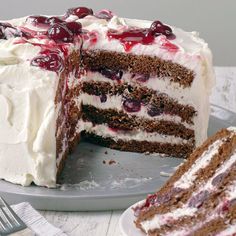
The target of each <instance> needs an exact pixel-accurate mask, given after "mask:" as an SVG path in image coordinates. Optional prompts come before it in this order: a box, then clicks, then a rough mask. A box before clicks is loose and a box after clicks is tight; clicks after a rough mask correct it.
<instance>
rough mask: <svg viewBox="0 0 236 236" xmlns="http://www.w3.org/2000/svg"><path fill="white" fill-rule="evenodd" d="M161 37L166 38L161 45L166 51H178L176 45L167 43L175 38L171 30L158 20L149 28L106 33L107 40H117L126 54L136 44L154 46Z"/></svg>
mask: <svg viewBox="0 0 236 236" xmlns="http://www.w3.org/2000/svg"><path fill="white" fill-rule="evenodd" d="M161 35H163V36H165V37H166V40H165V42H163V43H164V46H165V47H167V49H169V50H170V51H176V50H177V49H178V47H177V46H176V45H174V44H172V43H170V42H169V41H168V40H173V39H175V38H176V36H175V35H174V33H173V31H172V29H171V28H170V27H169V26H167V25H165V24H163V23H162V22H160V21H158V20H157V21H154V22H153V23H152V24H151V26H150V27H149V28H134V27H129V28H127V29H124V30H113V29H110V30H108V32H107V36H108V38H109V39H118V40H119V41H120V42H121V43H122V44H123V46H124V48H125V50H126V51H127V52H128V51H130V50H131V48H132V47H133V46H135V45H136V44H138V43H141V44H144V45H149V44H154V43H155V38H156V37H159V36H161Z"/></svg>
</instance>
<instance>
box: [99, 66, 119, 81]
mask: <svg viewBox="0 0 236 236" xmlns="http://www.w3.org/2000/svg"><path fill="white" fill-rule="evenodd" d="M99 72H100V73H101V74H102V75H104V76H105V77H107V78H109V79H112V80H120V79H121V78H122V76H123V72H122V71H121V70H112V69H108V68H105V67H104V68H101V69H99Z"/></svg>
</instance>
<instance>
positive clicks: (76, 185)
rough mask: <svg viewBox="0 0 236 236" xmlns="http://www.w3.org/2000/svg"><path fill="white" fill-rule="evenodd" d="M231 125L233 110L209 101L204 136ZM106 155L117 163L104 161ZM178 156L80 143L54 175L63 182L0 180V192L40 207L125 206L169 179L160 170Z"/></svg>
mask: <svg viewBox="0 0 236 236" xmlns="http://www.w3.org/2000/svg"><path fill="white" fill-rule="evenodd" d="M232 125H234V126H236V115H235V114H234V113H232V112H229V111H226V110H224V109H223V108H220V107H217V106H212V111H211V117H210V122H209V129H208V135H212V134H213V133H215V132H216V131H217V130H219V129H220V128H223V127H228V126H232ZM111 159H113V160H115V161H116V163H115V164H112V165H109V164H107V162H109V160H111ZM104 160H105V161H106V164H103V161H104ZM182 161H183V160H182V159H179V158H168V157H166V158H162V157H160V156H158V155H145V154H140V153H131V152H121V151H116V150H112V149H109V148H104V147H100V146H97V145H92V144H89V143H81V144H80V145H79V146H78V148H77V149H76V150H75V152H74V153H73V154H72V155H71V156H70V157H69V158H68V160H67V163H66V167H65V169H64V170H63V173H62V175H61V178H60V180H59V181H60V183H61V184H62V186H58V188H57V189H47V188H42V187H37V186H34V185H32V186H30V187H22V186H19V185H15V184H11V183H8V182H6V181H3V180H0V195H1V196H3V197H5V198H6V199H7V200H8V201H9V203H11V204H15V203H19V202H23V201H27V202H30V203H31V205H32V206H33V207H35V208H36V209H42V210H57V211H98V210H116V209H125V208H127V207H129V206H130V205H132V204H133V203H135V202H137V201H140V200H142V199H144V198H145V197H146V195H147V194H148V193H153V192H155V191H156V190H157V189H158V188H160V187H161V186H162V185H163V184H164V183H165V182H166V180H167V179H168V177H164V176H162V175H160V172H167V173H173V171H174V169H173V168H174V167H176V166H177V165H179V164H180V163H181V162H182Z"/></svg>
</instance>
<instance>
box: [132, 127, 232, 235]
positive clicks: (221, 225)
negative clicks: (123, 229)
mask: <svg viewBox="0 0 236 236" xmlns="http://www.w3.org/2000/svg"><path fill="white" fill-rule="evenodd" d="M134 210H135V214H136V216H137V220H136V222H135V223H136V226H137V227H138V228H140V229H141V230H142V231H143V232H145V233H146V234H147V235H150V236H157V235H163V236H164V235H171V236H177V235H181V236H183V235H196V236H197V235H199V236H202V235H214V236H216V235H217V236H230V235H235V233H236V214H235V213H236V128H234V127H230V128H228V129H223V130H221V131H219V132H218V133H216V134H215V135H214V136H213V137H211V138H209V139H208V140H207V141H205V142H204V144H203V145H202V146H200V147H199V148H197V149H196V150H195V151H194V152H193V153H192V154H191V155H190V157H189V158H188V160H187V161H186V162H184V164H183V165H181V166H180V167H179V168H178V170H177V171H176V172H175V174H174V175H173V176H172V177H171V178H170V179H169V180H168V181H167V183H166V184H165V185H164V186H163V187H162V188H161V189H160V190H159V191H158V192H157V193H155V194H153V195H150V196H148V197H147V199H146V200H145V202H143V203H142V204H140V205H138V206H137V207H136V208H135V209H134Z"/></svg>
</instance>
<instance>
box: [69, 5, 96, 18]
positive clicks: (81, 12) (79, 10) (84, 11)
mask: <svg viewBox="0 0 236 236" xmlns="http://www.w3.org/2000/svg"><path fill="white" fill-rule="evenodd" d="M66 15H67V17H68V16H70V15H76V16H78V17H79V18H84V17H85V16H88V15H93V10H92V9H90V8H87V7H76V8H70V9H68V11H67V13H66Z"/></svg>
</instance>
